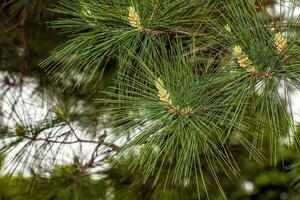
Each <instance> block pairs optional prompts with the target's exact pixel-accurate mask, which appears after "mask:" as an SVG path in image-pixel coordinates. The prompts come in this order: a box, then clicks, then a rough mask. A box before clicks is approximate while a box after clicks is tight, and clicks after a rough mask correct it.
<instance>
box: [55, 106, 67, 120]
mask: <svg viewBox="0 0 300 200" xmlns="http://www.w3.org/2000/svg"><path fill="white" fill-rule="evenodd" d="M53 112H54V113H55V114H56V116H57V117H61V118H63V117H64V116H65V114H64V111H63V110H62V109H61V108H60V107H59V106H55V107H54V109H53Z"/></svg>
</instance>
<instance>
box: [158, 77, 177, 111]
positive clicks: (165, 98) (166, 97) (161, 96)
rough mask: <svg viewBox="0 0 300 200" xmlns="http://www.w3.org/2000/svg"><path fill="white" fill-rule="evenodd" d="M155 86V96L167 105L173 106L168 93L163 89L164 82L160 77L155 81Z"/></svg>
mask: <svg viewBox="0 0 300 200" xmlns="http://www.w3.org/2000/svg"><path fill="white" fill-rule="evenodd" d="M155 86H156V88H157V90H158V93H157V96H158V97H159V99H160V100H161V101H162V102H164V103H165V104H167V105H168V106H173V104H172V100H171V98H170V93H169V92H168V90H166V89H165V87H164V84H163V82H162V80H161V79H160V78H159V79H158V80H157V81H155Z"/></svg>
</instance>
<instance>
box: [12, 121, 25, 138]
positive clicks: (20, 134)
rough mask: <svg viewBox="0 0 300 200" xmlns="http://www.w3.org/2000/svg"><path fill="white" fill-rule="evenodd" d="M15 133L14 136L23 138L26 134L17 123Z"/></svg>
mask: <svg viewBox="0 0 300 200" xmlns="http://www.w3.org/2000/svg"><path fill="white" fill-rule="evenodd" d="M15 131H16V134H17V135H18V136H19V137H23V136H25V134H26V131H25V129H24V127H23V126H22V125H21V124H19V123H16V126H15Z"/></svg>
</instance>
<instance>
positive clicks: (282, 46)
mask: <svg viewBox="0 0 300 200" xmlns="http://www.w3.org/2000/svg"><path fill="white" fill-rule="evenodd" d="M275 47H276V49H277V51H279V52H283V51H285V50H286V49H287V41H286V39H285V38H284V37H283V36H282V35H281V33H276V34H275Z"/></svg>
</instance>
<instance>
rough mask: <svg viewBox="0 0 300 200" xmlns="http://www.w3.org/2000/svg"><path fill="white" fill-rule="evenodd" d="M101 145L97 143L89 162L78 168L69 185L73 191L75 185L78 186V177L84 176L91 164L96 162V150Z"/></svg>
mask: <svg viewBox="0 0 300 200" xmlns="http://www.w3.org/2000/svg"><path fill="white" fill-rule="evenodd" d="M101 144H102V143H99V144H98V145H97V146H96V147H95V149H94V151H93V153H92V156H91V158H90V160H89V161H88V162H87V163H86V164H84V165H82V166H81V167H80V168H79V171H78V172H77V173H76V174H75V176H74V178H73V180H72V182H71V185H70V186H71V187H72V188H73V189H76V187H77V184H78V181H79V180H80V177H81V176H82V175H84V173H85V172H86V171H87V170H88V169H89V168H91V167H92V166H93V164H94V162H95V160H96V158H97V155H98V149H99V147H100V146H101Z"/></svg>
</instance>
